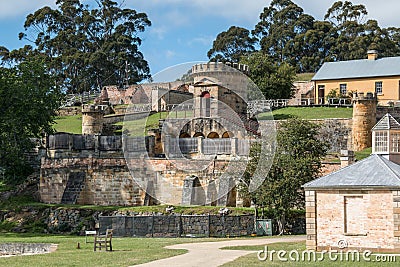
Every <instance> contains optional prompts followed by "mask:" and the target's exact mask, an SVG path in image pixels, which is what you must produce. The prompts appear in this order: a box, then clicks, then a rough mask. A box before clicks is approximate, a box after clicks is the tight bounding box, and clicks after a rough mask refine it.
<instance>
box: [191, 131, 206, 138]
mask: <svg viewBox="0 0 400 267" xmlns="http://www.w3.org/2000/svg"><path fill="white" fill-rule="evenodd" d="M193 137H205V136H204V134H203V133H200V132H196V133H195V134H194V135H193Z"/></svg>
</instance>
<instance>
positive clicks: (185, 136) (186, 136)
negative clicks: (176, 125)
mask: <svg viewBox="0 0 400 267" xmlns="http://www.w3.org/2000/svg"><path fill="white" fill-rule="evenodd" d="M179 138H190V134H188V133H181V134H180V135H179Z"/></svg>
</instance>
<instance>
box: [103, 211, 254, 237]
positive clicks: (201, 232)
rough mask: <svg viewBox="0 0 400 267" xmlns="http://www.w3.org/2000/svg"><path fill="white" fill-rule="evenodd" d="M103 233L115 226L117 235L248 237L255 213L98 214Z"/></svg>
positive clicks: (252, 230) (252, 227)
mask: <svg viewBox="0 0 400 267" xmlns="http://www.w3.org/2000/svg"><path fill="white" fill-rule="evenodd" d="M99 223H100V232H105V230H106V229H107V228H112V229H113V230H114V234H115V235H116V236H143V237H185V236H195V237H199V236H206V237H226V236H231V237H232V236H248V235H250V234H251V233H253V232H254V215H241V216H224V215H180V214H170V215H152V216H99Z"/></svg>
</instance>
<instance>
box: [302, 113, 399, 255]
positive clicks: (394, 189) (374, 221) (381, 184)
mask: <svg viewBox="0 0 400 267" xmlns="http://www.w3.org/2000/svg"><path fill="white" fill-rule="evenodd" d="M372 135H373V154H372V155H371V156H369V157H367V158H366V159H363V160H361V161H359V162H356V163H355V164H353V165H350V166H348V167H345V168H343V169H340V170H338V171H336V172H333V173H331V174H328V175H326V176H323V177H321V178H318V179H316V180H314V181H311V182H309V183H307V184H305V185H303V187H304V189H305V195H306V224H307V241H306V242H307V243H306V245H307V249H311V250H318V251H321V250H329V249H343V248H346V249H358V250H365V249H368V250H371V251H377V252H400V165H399V163H400V161H399V160H398V159H399V157H398V155H399V152H400V147H399V144H400V142H399V141H400V138H399V137H400V124H399V123H398V122H397V121H396V120H395V119H394V118H393V117H392V116H391V115H390V114H386V115H385V116H384V117H383V118H382V119H381V120H380V121H379V122H378V123H377V124H376V125H375V127H374V128H373V130H372Z"/></svg>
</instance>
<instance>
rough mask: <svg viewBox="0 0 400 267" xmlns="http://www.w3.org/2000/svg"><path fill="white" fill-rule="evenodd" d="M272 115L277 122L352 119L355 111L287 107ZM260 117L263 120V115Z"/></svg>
mask: <svg viewBox="0 0 400 267" xmlns="http://www.w3.org/2000/svg"><path fill="white" fill-rule="evenodd" d="M272 115H273V116H274V119H275V120H286V119H289V118H292V117H298V118H300V119H306V120H310V119H333V118H351V117H352V116H353V109H352V108H345V107H343V108H339V107H338V108H333V107H287V108H281V109H277V110H274V111H273V112H272ZM259 116H260V117H261V118H262V116H263V114H260V115H259Z"/></svg>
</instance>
